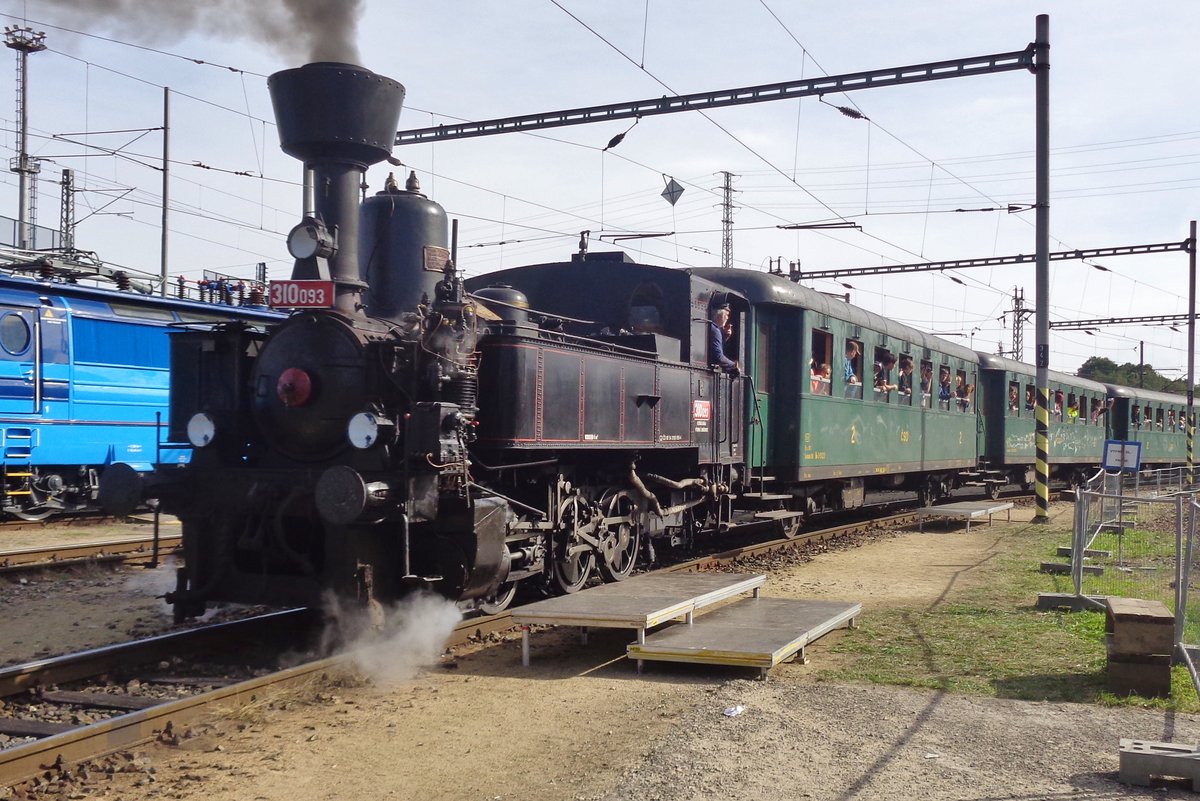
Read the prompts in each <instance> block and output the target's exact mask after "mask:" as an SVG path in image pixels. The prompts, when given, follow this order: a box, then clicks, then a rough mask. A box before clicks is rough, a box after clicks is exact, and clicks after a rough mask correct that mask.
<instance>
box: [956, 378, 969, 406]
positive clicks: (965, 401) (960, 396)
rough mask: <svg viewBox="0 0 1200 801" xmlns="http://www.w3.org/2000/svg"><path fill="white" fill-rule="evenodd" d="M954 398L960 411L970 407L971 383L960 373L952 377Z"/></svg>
mask: <svg viewBox="0 0 1200 801" xmlns="http://www.w3.org/2000/svg"><path fill="white" fill-rule="evenodd" d="M954 399H955V402H956V403H957V404H958V410H959V411H960V412H965V411H967V410H968V409H970V408H971V385H970V384H968V383H967V380H966V379H965V378H963V377H962V376H961V375H956V376H955V377H954Z"/></svg>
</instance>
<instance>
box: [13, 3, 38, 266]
mask: <svg viewBox="0 0 1200 801" xmlns="http://www.w3.org/2000/svg"><path fill="white" fill-rule="evenodd" d="M4 44H5V46H7V47H10V48H12V49H13V50H16V51H17V142H18V149H17V153H18V155H17V156H16V158H13V159H11V160H10V161H9V170H11V171H12V172H15V173H16V174H17V177H18V190H17V191H18V192H19V193H20V203H19V211H18V214H17V242H16V245H17V247H18V248H19V249H21V250H29V249H30V248H31V247H32V245H33V226H34V224H35V223H36V221H37V191H36V190H37V174H38V171H39V170H41V165H40V164H39V163H38V160H37V159H31V158H30V157H29V149H28V138H29V115H28V110H27V109H28V106H27V105H26V102H27V100H28V92H29V73H28V66H29V65H28V62H29V54H30V53H38V52H41V51H42V50H45V49H46V34H45V33H44V32H42V31H35V30H34V29H33V28H28V27H27V28H20V27H17V26H16V25H6V26H4Z"/></svg>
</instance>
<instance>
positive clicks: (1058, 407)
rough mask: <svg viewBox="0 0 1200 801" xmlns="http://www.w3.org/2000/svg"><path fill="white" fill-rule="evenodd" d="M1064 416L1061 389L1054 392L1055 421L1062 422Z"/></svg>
mask: <svg viewBox="0 0 1200 801" xmlns="http://www.w3.org/2000/svg"><path fill="white" fill-rule="evenodd" d="M1062 414H1063V391H1062V390H1061V389H1059V390H1055V392H1054V419H1055V420H1057V421H1059V422H1060V423H1061V422H1062Z"/></svg>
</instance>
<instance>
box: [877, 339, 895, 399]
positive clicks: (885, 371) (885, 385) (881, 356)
mask: <svg viewBox="0 0 1200 801" xmlns="http://www.w3.org/2000/svg"><path fill="white" fill-rule="evenodd" d="M871 386H872V396H873V397H874V398H875V400H877V401H879V402H880V403H891V402H892V392H893V391H894V390H895V389H896V356H895V354H893V353H892V352H891V351H890V350H888V349H887V348H875V359H874V362H873V363H872V367H871Z"/></svg>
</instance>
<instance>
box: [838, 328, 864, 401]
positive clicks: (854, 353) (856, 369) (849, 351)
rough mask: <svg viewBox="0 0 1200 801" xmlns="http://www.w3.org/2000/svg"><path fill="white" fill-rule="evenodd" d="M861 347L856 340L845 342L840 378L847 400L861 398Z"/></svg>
mask: <svg viewBox="0 0 1200 801" xmlns="http://www.w3.org/2000/svg"><path fill="white" fill-rule="evenodd" d="M862 368H863V345H862V343H861V342H859V341H858V340H854V339H847V340H846V354H845V357H844V361H843V366H842V378H843V382H844V384H845V395H846V397H847V398H861V397H862V396H863V385H862V382H863V369H862Z"/></svg>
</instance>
